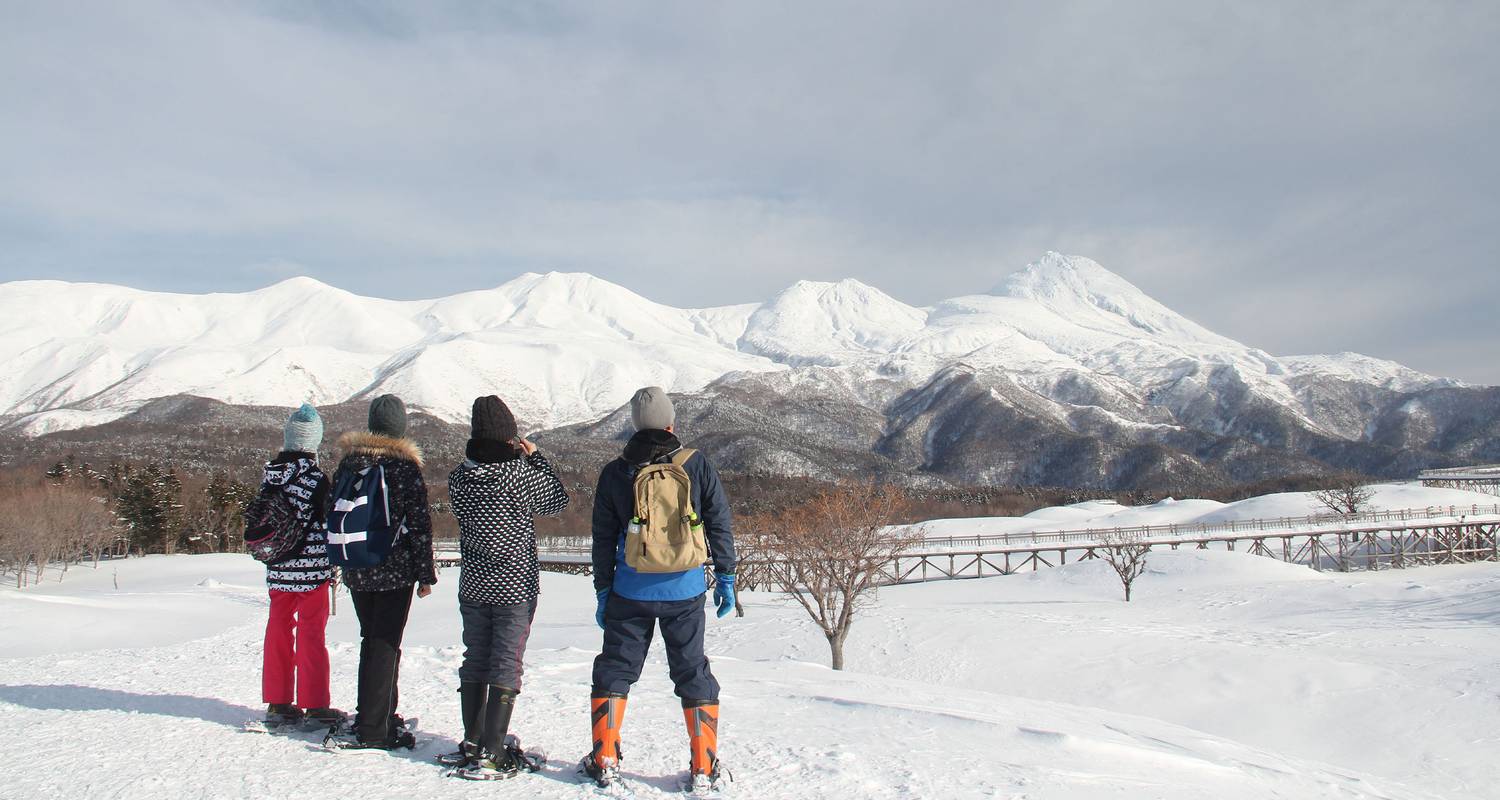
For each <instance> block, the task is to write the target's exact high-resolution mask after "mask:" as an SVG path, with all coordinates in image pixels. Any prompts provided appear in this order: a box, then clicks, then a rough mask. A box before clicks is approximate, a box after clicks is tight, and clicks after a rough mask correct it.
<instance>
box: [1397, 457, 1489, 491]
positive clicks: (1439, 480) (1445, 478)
mask: <svg viewBox="0 0 1500 800" xmlns="http://www.w3.org/2000/svg"><path fill="white" fill-rule="evenodd" d="M1417 480H1419V481H1421V482H1422V485H1423V486H1432V487H1436V488H1440V489H1467V490H1468V491H1471V492H1484V493H1485V494H1493V495H1500V464H1482V465H1479V466H1473V467H1452V468H1449V469H1428V470H1423V471H1422V472H1421V473H1420V474H1419V475H1417Z"/></svg>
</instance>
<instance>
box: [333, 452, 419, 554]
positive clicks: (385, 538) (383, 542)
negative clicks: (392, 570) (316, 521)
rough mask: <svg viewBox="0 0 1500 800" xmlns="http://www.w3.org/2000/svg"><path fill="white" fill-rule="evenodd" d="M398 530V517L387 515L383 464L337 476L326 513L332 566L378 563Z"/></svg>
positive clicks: (388, 551) (389, 549)
mask: <svg viewBox="0 0 1500 800" xmlns="http://www.w3.org/2000/svg"><path fill="white" fill-rule="evenodd" d="M400 534H401V521H400V520H393V519H391V506H390V497H389V495H388V494H387V492H386V487H385V468H383V467H381V466H380V465H379V464H376V465H374V466H372V467H367V468H365V469H363V470H361V471H359V472H353V471H346V472H345V473H344V474H343V475H342V476H340V477H339V481H338V483H337V484H335V485H334V487H333V510H332V511H330V512H329V513H328V560H329V561H330V562H332V563H333V564H334V566H338V567H351V568H354V569H363V568H365V567H378V566H380V565H381V564H383V563H385V558H386V556H388V555H390V552H391V546H392V545H393V544H395V542H396V537H397V536H399V535H400Z"/></svg>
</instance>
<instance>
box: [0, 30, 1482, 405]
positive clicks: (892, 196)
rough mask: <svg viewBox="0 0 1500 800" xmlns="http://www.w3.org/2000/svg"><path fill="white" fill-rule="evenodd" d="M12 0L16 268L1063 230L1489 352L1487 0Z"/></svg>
mask: <svg viewBox="0 0 1500 800" xmlns="http://www.w3.org/2000/svg"><path fill="white" fill-rule="evenodd" d="M3 14H4V17H5V18H6V23H7V24H6V25H4V26H0V28H3V30H0V107H3V109H4V112H5V113H4V114H3V115H0V140H3V142H4V144H5V147H4V148H0V244H3V245H4V247H0V279H9V278H20V277H38V276H46V277H66V278H81V279H93V280H113V281H118V282H124V283H129V284H133V285H139V286H149V287H159V288H174V289H189V290H195V289H197V290H201V289H217V290H222V289H236V288H247V287H248V286H251V285H254V284H255V283H257V282H259V281H262V280H263V279H264V278H265V277H266V275H265V274H264V271H263V270H260V269H257V268H256V265H264V264H266V263H284V262H289V263H294V264H299V265H305V266H306V268H307V270H308V271H309V273H310V274H313V275H314V276H315V277H318V278H320V279H322V280H325V281H328V282H330V283H334V284H337V285H341V286H346V287H348V288H351V289H355V290H358V291H365V292H369V293H376V294H387V295H391V296H400V297H411V296H418V295H431V294H435V293H446V292H451V291H458V290H461V289H467V288H473V287H475V286H483V285H494V284H498V283H500V282H502V281H504V280H505V279H507V278H509V277H511V276H512V275H514V274H516V273H518V272H522V271H526V270H542V269H551V268H566V269H578V270H587V271H590V272H594V273H596V274H599V275H601V276H602V277H606V278H608V279H610V280H614V281H617V282H619V283H622V284H625V285H627V286H629V287H631V288H633V289H635V290H637V291H640V292H642V293H643V294H646V295H648V296H650V297H653V298H656V299H660V300H662V301H664V302H671V303H675V304H679V305H710V304H717V303H727V302H741V301H748V300H755V299H762V298H764V297H766V296H768V295H769V294H771V293H772V292H774V291H775V290H777V289H778V288H780V287H782V286H784V285H786V284H787V283H789V282H791V281H792V280H795V279H798V278H824V279H826V278H837V277H846V276H852V277H857V278H860V279H861V280H865V281H866V282H869V283H872V284H875V285H877V286H880V287H881V288H883V289H885V290H886V291H888V292H890V293H892V294H894V295H896V296H898V297H901V298H903V299H905V300H908V301H909V302H916V303H929V302H932V301H935V300H937V299H939V298H941V297H944V296H950V295H956V294H963V293H970V292H977V291H984V290H985V289H987V288H988V287H990V286H992V285H994V284H995V283H996V282H998V280H999V279H1000V277H1001V276H1003V275H1004V274H1005V273H1007V272H1009V271H1011V270H1013V269H1015V268H1017V267H1019V266H1021V265H1022V264H1024V263H1025V262H1026V261H1028V260H1031V259H1034V258H1035V257H1036V256H1037V255H1039V254H1040V253H1041V252H1042V251H1044V250H1047V249H1058V250H1064V251H1068V252H1076V253H1080V254H1084V255H1088V256H1090V257H1093V258H1095V259H1096V260H1098V261H1100V262H1101V263H1103V264H1105V265H1106V266H1108V267H1110V268H1111V269H1114V270H1116V271H1117V272H1120V273H1121V274H1122V275H1124V276H1126V277H1127V278H1129V279H1131V280H1133V281H1135V282H1136V283H1138V284H1139V285H1141V287H1142V288H1143V289H1145V290H1147V291H1148V292H1150V293H1152V294H1154V295H1156V296H1157V297H1158V298H1159V299H1161V300H1162V301H1163V302H1166V303H1167V304H1168V305H1170V306H1172V307H1174V308H1176V309H1178V310H1180V311H1182V312H1184V313H1186V314H1188V315H1189V316H1191V317H1193V318H1195V319H1196V320H1198V321H1199V322H1201V323H1203V324H1205V325H1207V326H1209V327H1210V328H1212V329H1215V330H1218V331H1220V332H1222V333H1225V334H1227V335H1231V336H1234V337H1236V338H1239V339H1242V340H1244V341H1247V342H1249V343H1251V344H1255V345H1257V346H1260V347H1263V348H1266V349H1268V350H1271V351H1273V352H1283V353H1285V352H1307V351H1318V350H1341V349H1353V350H1360V351H1365V352H1370V353H1371V354H1372V355H1378V356H1384V357H1392V358H1396V359H1398V360H1403V361H1406V362H1408V363H1410V364H1411V365H1412V366H1415V367H1417V368H1419V369H1428V370H1431V371H1435V372H1441V373H1443V374H1451V375H1456V376H1458V377H1464V378H1468V379H1470V380H1481V381H1497V382H1500V366H1490V365H1489V361H1490V358H1489V353H1490V352H1492V351H1493V350H1494V346H1495V344H1496V343H1497V341H1496V340H1497V336H1496V334H1495V333H1494V332H1493V325H1490V324H1489V323H1488V322H1487V315H1486V314H1484V313H1482V309H1483V308H1484V306H1485V304H1486V300H1485V298H1486V296H1489V297H1493V296H1494V290H1495V289H1496V288H1500V287H1497V286H1496V278H1495V275H1496V274H1497V273H1500V269H1497V268H1496V267H1497V265H1496V263H1495V255H1494V254H1495V253H1496V252H1500V225H1496V224H1494V222H1495V220H1497V219H1500V193H1497V192H1495V191H1494V188H1493V187H1494V186H1496V185H1500V156H1497V155H1496V153H1495V150H1494V148H1493V146H1492V145H1491V144H1490V139H1491V138H1492V136H1493V131H1495V130H1497V129H1500V112H1497V104H1496V103H1494V101H1493V100H1491V99H1489V98H1490V96H1491V94H1492V87H1493V85H1494V84H1495V83H1496V81H1497V78H1500V74H1497V73H1500V55H1497V53H1496V51H1495V49H1494V48H1493V47H1492V42H1493V41H1495V40H1496V39H1497V34H1500V21H1497V17H1500V11H1497V7H1496V6H1494V5H1493V4H1443V5H1432V4H1422V5H1418V4H1410V3H1399V2H1393V3H1373V4H1372V3H1360V4H1343V3H1326V4H1315V5H1311V6H1309V5H1307V4H1293V3H1260V4H1240V5H1220V4H1211V3H1153V4H1138V3H1107V2H1081V3H1055V4H992V3H979V2H936V3H926V4H910V3H895V2H888V3H879V2H877V3H869V2H864V3H852V2H842V3H840V2H836V3H829V4H817V5H812V6H809V5H807V4H793V3H775V2H770V3H746V4H699V3H686V2H681V3H658V4H653V5H650V6H639V5H630V6H618V5H613V4H595V3H532V4H528V3H519V4H489V3H459V2H441V3H430V4H398V3H368V4H358V5H351V4H346V3H307V2H297V3H290V2H275V3H261V4H258V5H247V4H228V3H223V4H220V3H208V4H175V3H160V2H149V1H148V2H141V3H131V4H128V5H121V4H99V5H98V6H96V7H93V8H91V9H89V11H88V12H87V13H80V12H79V11H78V10H77V9H75V8H71V7H69V8H64V7H61V6H57V5H55V4H10V5H8V6H7V7H6V8H5V10H4V12H3ZM414 273H417V274H420V276H421V278H420V279H417V278H416V277H414V276H413V275H414ZM1436 277H1440V278H1441V280H1440V281H1436V280H1434V278H1436ZM1445 287H1446V288H1445ZM1330 298H1339V299H1330ZM1436 342H1443V344H1441V345H1438V344H1434V343H1436ZM1465 343H1467V344H1465Z"/></svg>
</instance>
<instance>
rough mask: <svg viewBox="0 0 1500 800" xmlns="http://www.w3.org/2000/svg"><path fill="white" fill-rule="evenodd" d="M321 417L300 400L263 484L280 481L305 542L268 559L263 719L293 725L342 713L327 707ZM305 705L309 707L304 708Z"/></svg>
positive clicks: (329, 578)
mask: <svg viewBox="0 0 1500 800" xmlns="http://www.w3.org/2000/svg"><path fill="white" fill-rule="evenodd" d="M322 441H323V419H322V417H320V416H319V415H318V410H317V409H315V408H313V407H312V406H310V405H308V404H306V403H303V404H302V407H301V408H299V409H297V410H296V411H294V412H292V415H291V417H290V418H288V419H287V421H286V430H285V431H284V433H283V435H282V448H281V452H279V453H277V454H276V457H275V458H273V459H271V462H270V463H269V464H266V470H265V478H264V480H263V484H264V486H267V487H272V486H274V487H279V488H280V489H281V491H282V492H283V493H285V494H286V497H287V499H288V500H289V501H291V504H292V507H293V508H295V509H296V510H297V522H298V523H299V524H300V525H301V526H302V528H303V531H304V533H303V536H302V541H301V543H300V544H299V545H298V546H297V548H296V549H295V550H293V551H292V552H291V553H290V554H289V555H287V556H286V557H285V558H282V559H280V560H278V561H272V562H269V563H267V564H266V587H267V590H268V591H269V593H270V596H271V614H270V617H269V618H268V619H267V620H266V644H265V664H264V669H263V671H262V673H261V699H262V700H264V701H265V703H266V704H267V708H266V722H267V723H268V724H272V725H289V724H296V723H299V722H302V721H303V719H304V715H305V718H306V719H308V720H311V721H313V722H316V723H318V724H322V725H332V724H335V723H337V722H338V720H339V718H340V717H341V716H342V714H341V713H340V712H338V711H335V710H333V709H331V708H329V706H328V702H329V697H328V647H327V645H326V644H325V642H324V638H323V636H324V628H326V627H327V625H328V608H329V592H330V590H331V588H332V585H333V568H332V567H330V566H329V564H328V547H327V540H328V537H327V533H326V531H325V530H324V519H325V517H326V516H327V510H326V505H327V499H328V490H329V482H328V476H327V475H325V474H323V470H321V469H319V468H318V445H319V444H321V443H322ZM304 709H305V710H304Z"/></svg>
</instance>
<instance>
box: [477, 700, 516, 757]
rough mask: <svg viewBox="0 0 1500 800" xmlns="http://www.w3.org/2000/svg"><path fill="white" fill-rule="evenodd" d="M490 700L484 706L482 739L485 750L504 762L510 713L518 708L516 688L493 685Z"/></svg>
mask: <svg viewBox="0 0 1500 800" xmlns="http://www.w3.org/2000/svg"><path fill="white" fill-rule="evenodd" d="M489 689H490V702H489V703H488V704H487V705H486V706H485V708H484V732H483V734H481V741H483V742H484V749H485V752H487V753H489V754H490V755H491V756H492V757H494V759H495V760H496V761H497V762H501V763H503V761H504V756H505V755H506V752H505V750H506V748H505V734H507V733H509V732H510V715H511V713H512V712H514V711H515V710H516V690H515V689H510V688H507V687H505V686H491V687H489Z"/></svg>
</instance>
